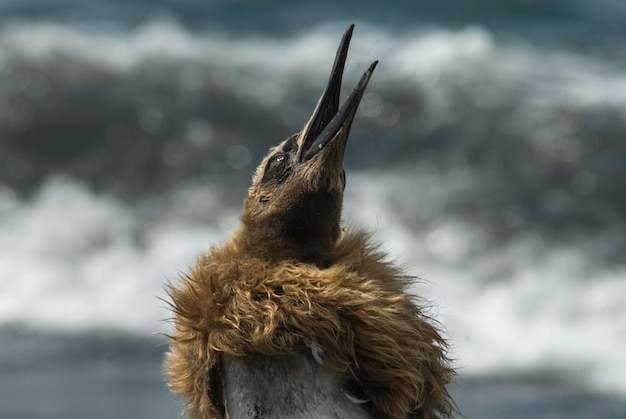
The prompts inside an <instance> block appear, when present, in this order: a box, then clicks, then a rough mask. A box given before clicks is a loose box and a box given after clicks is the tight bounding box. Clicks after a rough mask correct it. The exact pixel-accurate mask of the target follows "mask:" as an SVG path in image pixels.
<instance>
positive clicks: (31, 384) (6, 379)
mask: <svg viewBox="0 0 626 419" xmlns="http://www.w3.org/2000/svg"><path fill="white" fill-rule="evenodd" d="M2 338H3V342H5V345H3V347H2V349H1V350H2V353H0V372H1V373H2V377H3V379H2V381H0V415H1V416H2V417H3V418H49V419H56V418H58V419H61V418H91V419H99V418H103V419H104V418H112V417H116V418H154V419H157V418H164V419H165V418H175V417H179V414H180V413H181V411H182V409H183V406H182V403H181V402H180V401H179V400H177V399H175V398H174V396H172V395H171V394H168V392H167V388H166V386H165V384H164V382H163V377H162V376H161V375H160V374H159V370H160V368H161V360H162V357H163V352H164V349H165V347H164V346H163V340H162V339H158V338H156V337H152V338H145V339H137V338H113V337H108V338H107V337H102V336H83V337H72V336H50V335H49V336H32V335H20V334H16V333H15V332H14V331H4V332H3V333H2ZM6 343H8V344H6ZM33 347H38V348H40V349H39V350H38V351H33V349H32V348H33ZM16 359H17V360H19V362H18V363H16V362H15V360H16ZM11 361H13V362H11ZM451 390H452V393H453V395H454V397H455V400H456V402H457V403H458V405H459V407H460V408H461V410H462V411H463V413H464V415H465V416H466V417H468V418H476V419H478V418H480V419H500V418H511V419H518V418H519V419H522V418H539V419H548V418H572V419H589V418H594V419H613V418H615V419H617V418H622V417H623V414H624V412H625V411H626V401H624V400H620V399H618V398H611V397H607V396H601V395H597V394H593V393H590V392H587V391H585V390H584V389H581V388H577V387H573V386H571V385H569V384H567V383H564V382H561V381H559V380H558V379H555V378H551V377H549V376H541V375H536V376H527V377H521V378H520V377H514V376H490V377H464V378H460V379H459V380H458V381H457V383H456V384H454V385H453V386H452V387H451Z"/></svg>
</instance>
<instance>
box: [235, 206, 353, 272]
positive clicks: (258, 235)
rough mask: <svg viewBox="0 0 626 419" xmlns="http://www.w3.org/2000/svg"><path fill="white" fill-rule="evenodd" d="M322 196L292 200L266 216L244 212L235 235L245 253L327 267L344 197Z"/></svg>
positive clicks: (337, 234)
mask: <svg viewBox="0 0 626 419" xmlns="http://www.w3.org/2000/svg"><path fill="white" fill-rule="evenodd" d="M320 198H321V197H320V196H319V195H318V194H315V195H314V196H313V195H312V196H311V197H309V198H307V199H300V200H298V201H297V202H295V203H293V202H292V203H291V205H290V208H289V210H288V211H285V212H276V213H273V214H268V215H266V216H260V217H251V216H249V215H247V214H246V213H244V214H243V216H242V227H241V229H240V230H239V232H238V234H237V235H236V237H237V239H238V242H239V245H240V248H241V249H242V251H243V252H244V254H246V255H249V256H251V257H255V258H260V259H265V260H269V261H281V260H290V261H296V262H302V263H312V264H314V265H317V266H319V267H327V266H328V265H329V263H330V260H331V258H332V254H333V252H334V250H335V247H336V244H337V240H338V239H339V235H340V231H341V228H340V218H341V200H340V199H320ZM329 198H330V197H329Z"/></svg>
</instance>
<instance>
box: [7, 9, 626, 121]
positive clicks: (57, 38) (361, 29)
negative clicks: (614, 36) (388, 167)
mask: <svg viewBox="0 0 626 419" xmlns="http://www.w3.org/2000/svg"><path fill="white" fill-rule="evenodd" d="M346 26H347V24H344V23H333V24H325V25H320V26H315V27H312V28H308V29H305V30H303V31H301V32H300V33H297V34H295V35H293V36H291V37H289V38H278V37H263V36H259V35H250V36H235V35H232V34H227V33H223V32H216V31H210V30H209V29H207V30H204V31H196V32H191V31H189V30H186V29H184V28H182V27H181V26H180V25H178V24H177V23H176V22H175V21H168V20H156V21H150V22H147V23H145V24H143V25H141V26H139V27H137V28H134V29H132V30H127V29H125V30H123V29H121V28H116V27H115V26H107V27H81V26H63V25H61V24H58V23H32V22H29V23H23V22H17V23H14V24H5V25H4V26H3V27H2V28H0V63H7V62H10V61H11V60H14V59H15V58H16V57H19V58H20V59H26V60H28V61H31V62H34V63H39V64H40V65H42V66H45V65H46V64H47V63H49V62H50V60H59V59H60V60H61V61H63V60H67V59H68V58H69V59H70V61H75V62H78V63H81V62H82V63H84V64H85V65H91V66H96V67H97V68H99V69H101V70H104V69H107V70H108V71H112V72H120V73H121V74H124V73H128V72H132V71H133V70H135V69H137V68H138V67H139V66H141V65H145V64H147V63H152V64H154V63H172V62H182V63H196V64H201V65H203V66H205V68H206V69H207V72H208V73H207V74H200V73H198V70H197V69H195V68H193V67H188V68H184V69H183V70H181V73H180V78H181V80H180V81H181V83H182V84H183V85H185V84H186V85H188V86H191V87H193V86H197V85H198V83H199V82H201V80H202V79H203V77H205V76H207V77H212V78H213V79H214V80H215V81H216V82H219V83H222V84H227V85H228V86H229V87H231V88H232V89H233V90H234V91H236V92H239V94H240V95H243V96H245V97H249V98H250V99H256V100H257V101H258V102H259V103H262V104H265V105H267V106H275V105H277V104H280V103H281V101H282V99H284V97H285V96H286V94H287V92H290V91H293V89H294V86H298V85H301V84H302V83H303V82H304V83H311V84H314V85H316V86H317V85H319V83H320V80H324V79H325V78H326V76H327V72H328V68H329V67H330V65H331V63H332V59H333V55H332V54H330V55H329V53H328V51H334V50H335V48H336V46H337V43H338V39H339V36H340V34H341V32H342V31H343V30H344V29H345V27H346ZM375 59H378V60H380V62H381V64H380V66H379V68H378V70H377V76H376V77H377V80H378V84H379V85H384V82H385V81H391V80H395V81H396V82H402V83H404V84H406V89H408V90H415V92H416V94H417V93H418V92H421V93H427V94H428V97H429V99H430V100H431V101H432V102H433V103H432V104H433V106H434V105H439V106H440V107H443V108H445V110H446V112H450V107H452V106H454V105H455V100H456V99H455V97H454V95H452V94H451V92H450V89H451V88H454V87H455V86H458V85H467V86H470V87H467V88H468V89H470V91H472V89H473V92H474V93H475V94H473V95H472V97H473V98H474V99H475V100H476V105H478V106H490V105H493V104H495V103H499V102H500V101H501V100H499V99H498V98H501V97H503V96H505V95H508V94H510V93H512V92H515V94H516V96H521V97H522V98H523V100H526V101H527V102H528V104H529V105H532V106H531V107H532V108H534V109H537V110H538V111H539V113H541V110H543V109H544V108H545V107H548V108H553V107H556V108H559V107H561V106H562V105H563V104H567V106H568V107H586V106H595V105H597V104H598V103H600V102H601V103H603V104H604V106H623V105H624V104H626V92H625V91H624V89H622V88H621V87H622V86H624V85H625V84H626V70H624V68H623V66H622V65H621V64H620V63H616V62H611V61H609V60H608V59H603V60H600V59H599V58H598V57H590V56H588V55H585V54H584V53H580V54H578V53H576V52H575V51H564V50H563V51H559V50H555V49H553V48H550V49H548V48H545V49H544V48H541V47H533V46H531V45H528V44H523V43H521V42H512V41H508V40H503V39H499V38H496V37H495V36H494V35H492V34H491V33H490V32H488V31H487V30H485V29H483V28H481V27H477V26H472V27H467V28H464V29H459V30H450V29H442V28H418V29H416V30H415V31H408V32H407V31H404V32H402V33H393V32H391V31H389V30H386V29H381V28H379V27H375V26H372V25H368V24H358V25H357V29H356V34H355V36H354V39H353V41H352V46H351V50H350V59H349V60H348V64H347V71H346V79H347V82H346V83H345V88H346V89H350V88H351V86H352V85H353V84H354V83H355V82H356V80H357V78H358V76H359V74H360V73H361V72H362V71H363V70H364V69H365V68H366V66H367V65H368V64H369V63H370V62H371V61H373V60H375ZM209 73H210V74H209ZM370 92H376V86H375V85H372V86H371V89H370ZM435 109H436V107H435ZM439 110H441V109H439Z"/></svg>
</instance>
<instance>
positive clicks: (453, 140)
mask: <svg viewBox="0 0 626 419" xmlns="http://www.w3.org/2000/svg"><path fill="white" fill-rule="evenodd" d="M353 22H354V23H356V29H355V33H354V37H353V41H352V48H351V49H350V53H349V57H348V64H347V68H346V73H345V82H344V95H347V93H346V92H348V91H350V90H351V89H352V87H353V86H354V84H355V83H356V81H357V80H358V78H359V77H360V75H361V74H362V72H363V71H364V70H365V68H366V67H367V65H368V64H369V63H370V62H371V61H373V60H375V59H378V60H380V64H379V66H378V68H377V70H376V72H375V74H374V76H373V78H372V81H371V82H370V85H369V88H368V91H367V94H366V95H365V97H364V100H363V103H362V104H361V106H360V109H359V113H358V115H357V119H356V121H355V123H354V126H353V129H352V134H351V141H350V142H349V144H348V150H347V156H346V165H347V177H348V185H347V189H346V202H345V208H344V219H345V221H346V223H347V224H351V225H356V226H360V227H363V228H366V229H369V230H372V231H374V237H375V238H376V239H377V240H379V241H380V242H381V243H382V245H383V247H384V248H385V249H387V250H388V251H389V253H390V255H391V256H392V257H393V258H394V259H396V260H398V261H399V262H400V263H402V264H403V265H405V266H407V267H408V268H409V270H410V272H412V273H413V274H415V275H417V276H419V277H420V278H422V279H423V281H422V282H421V283H420V285H419V286H417V287H416V288H415V289H414V290H413V292H415V293H419V294H420V295H422V296H424V297H426V298H427V299H428V300H429V301H430V302H431V303H432V310H431V312H432V314H433V315H434V316H435V317H437V318H438V319H439V320H440V321H441V323H442V324H443V325H444V326H445V334H446V336H447V337H448V338H449V339H450V342H451V355H452V357H453V358H455V366H456V367H457V368H458V370H459V377H458V380H457V384H455V385H454V386H453V387H452V391H453V393H454V394H455V396H456V398H457V401H458V404H459V406H460V408H461V410H462V412H463V413H464V414H465V415H466V416H467V417H469V418H472V419H474V418H475V419H500V418H542V419H543V418H546V419H547V418H581V419H582V418H603V419H604V418H606V419H608V418H625V417H626V24H625V22H626V2H625V1H623V0H552V1H542V0H508V1H507V0H447V1H435V0H421V1H414V0H388V1H385V2H376V1H365V0H361V1H352V0H350V1H344V2H336V1H330V0H320V1H316V2H307V3H299V2H293V1H262V0H246V1H235V0H229V1H225V0H178V1H175V0H90V1H84V0H1V1H0V417H1V418H10V419H12V418H59V419H60V418H114V417H115V418H175V417H179V413H180V411H181V409H182V404H181V402H180V400H178V399H177V398H176V397H174V396H172V395H169V394H168V391H167V388H166V385H165V383H164V379H163V378H162V375H161V371H160V370H161V360H162V356H163V352H164V351H165V349H166V348H165V347H164V346H163V342H164V340H163V339H162V338H161V337H159V336H157V335H153V334H152V333H153V332H155V331H156V332H158V331H161V332H167V331H168V330H169V327H170V326H168V325H167V324H166V323H164V322H163V319H166V318H167V317H168V316H169V314H168V311H167V310H166V304H165V303H164V302H162V301H160V300H159V298H163V297H164V291H163V284H164V283H165V282H166V281H176V279H177V277H178V276H179V275H180V273H181V272H183V271H185V269H186V267H187V266H189V265H190V264H192V263H193V261H194V259H195V257H196V256H197V255H198V253H200V252H202V251H204V250H206V249H208V247H209V245H210V244H211V243H215V242H219V241H220V240H223V239H224V238H225V237H226V235H227V233H228V231H229V230H231V229H233V228H234V227H235V226H236V225H237V222H238V215H239V213H240V210H241V202H242V200H243V198H244V197H245V194H246V188H247V186H248V184H249V180H250V177H251V173H252V171H253V169H254V168H255V167H256V164H257V163H258V162H259V161H260V159H261V157H262V156H263V155H264V153H265V152H266V150H267V148H268V147H269V146H270V145H273V144H275V143H277V142H278V141H280V140H282V139H284V138H285V137H287V136H288V135H290V134H292V133H293V132H296V131H298V130H299V129H300V128H301V127H302V125H303V124H304V123H305V122H306V120H307V118H308V116H309V115H310V113H311V112H312V110H313V107H314V105H315V103H316V101H317V99H318V97H319V95H320V94H321V92H322V89H323V87H324V86H325V84H326V80H327V77H328V74H329V71H330V68H331V65H332V62H333V59H334V56H335V50H336V47H337V45H338V43H339V40H340V37H341V34H342V33H343V31H344V30H345V28H346V27H347V26H348V24H349V23H353ZM344 97H345V96H344Z"/></svg>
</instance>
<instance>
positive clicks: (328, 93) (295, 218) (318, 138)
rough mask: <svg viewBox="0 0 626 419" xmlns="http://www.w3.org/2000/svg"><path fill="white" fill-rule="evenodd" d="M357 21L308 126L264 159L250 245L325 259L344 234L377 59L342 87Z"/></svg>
mask: <svg viewBox="0 0 626 419" xmlns="http://www.w3.org/2000/svg"><path fill="white" fill-rule="evenodd" d="M353 27H354V25H351V26H350V27H349V28H348V30H347V31H346V33H345V34H344V36H343V38H342V40H341V44H340V45H339V49H338V51H337V56H336V58H335V63H334V65H333V69H332V72H331V75H330V79H329V81H328V85H327V86H326V89H325V90H324V92H323V94H322V97H321V98H320V100H319V102H318V104H317V106H316V107H315V110H314V112H313V115H312V116H311V118H310V119H309V121H308V122H307V123H306V124H305V126H304V128H303V129H302V131H300V132H299V133H297V134H294V135H292V136H290V137H289V138H287V139H286V140H284V141H283V142H281V143H280V144H278V145H277V146H275V147H272V148H271V149H270V151H269V153H268V154H267V155H266V156H265V158H264V159H263V161H262V162H261V164H260V165H259V166H258V168H257V170H256V172H255V174H254V176H253V180H252V186H251V187H250V189H249V192H248V197H247V199H246V201H245V205H244V213H243V215H242V224H243V235H244V236H245V237H246V240H245V243H246V245H247V247H248V249H247V250H248V251H249V252H252V253H253V254H255V255H256V256H259V257H264V258H270V259H294V260H298V261H302V262H307V263H309V262H310V263H315V264H318V265H324V264H325V263H326V262H327V261H328V258H329V255H330V254H331V252H332V251H333V249H334V245H335V243H336V241H337V239H338V238H339V234H340V231H341V229H340V218H341V207H342V200H343V190H344V188H345V184H346V178H345V172H344V169H343V156H344V150H345V147H346V143H347V141H348V135H349V132H350V127H351V126H352V121H353V119H354V116H355V114H356V110H357V107H358V105H359V102H360V101H361V98H362V97H363V93H364V91H365V88H366V87H367V83H368V81H369V79H370V77H371V75H372V72H373V71H374V68H375V67H376V64H377V62H374V63H372V64H371V65H370V67H369V68H368V69H367V71H366V72H365V73H364V74H363V76H362V77H361V80H360V81H359V83H358V84H357V86H356V87H355V88H354V90H353V91H352V93H351V94H350V96H349V97H348V99H347V100H346V101H345V102H344V104H343V105H342V106H341V108H340V107H339V94H340V90H341V80H342V76H343V69H344V65H345V61H346V57H347V53H348V46H349V43H350V38H351V36H352V30H353Z"/></svg>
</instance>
